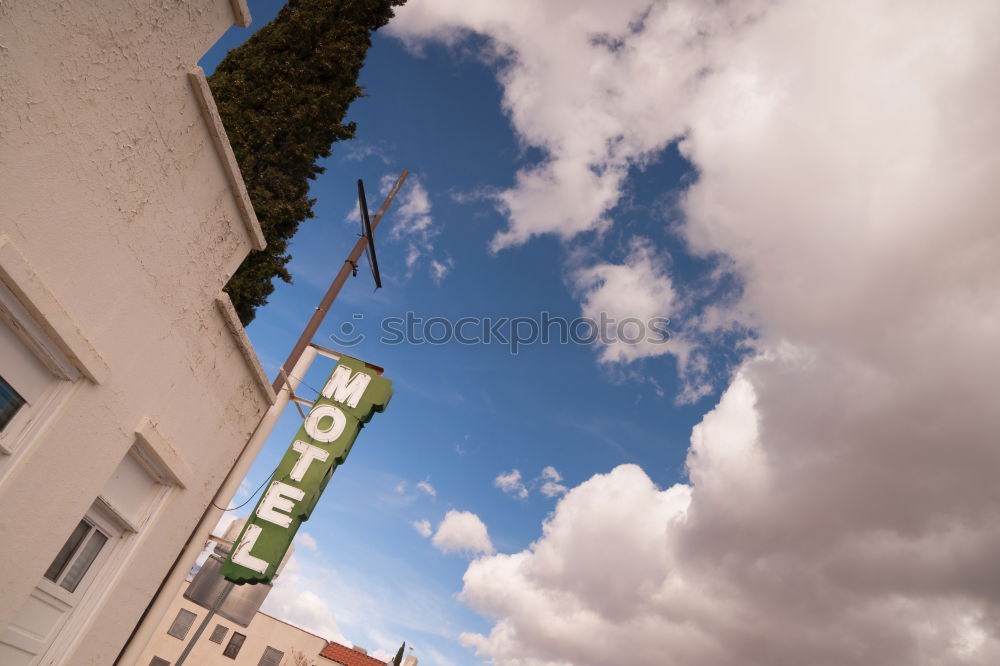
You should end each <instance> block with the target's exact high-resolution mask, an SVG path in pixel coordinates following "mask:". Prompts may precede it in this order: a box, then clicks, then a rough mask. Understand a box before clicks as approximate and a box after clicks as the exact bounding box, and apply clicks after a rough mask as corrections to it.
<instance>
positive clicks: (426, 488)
mask: <svg viewBox="0 0 1000 666" xmlns="http://www.w3.org/2000/svg"><path fill="white" fill-rule="evenodd" d="M416 489H417V490H419V491H420V492H422V493H424V494H425V495H430V496H431V497H437V490H435V489H434V486H432V485H431V482H430V481H429V480H427V479H424V480H423V481H419V482H418V483H417V485H416Z"/></svg>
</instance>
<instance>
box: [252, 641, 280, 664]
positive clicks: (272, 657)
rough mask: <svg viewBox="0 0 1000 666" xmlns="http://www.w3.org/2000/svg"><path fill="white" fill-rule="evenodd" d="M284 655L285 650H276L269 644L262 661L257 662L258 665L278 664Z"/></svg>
mask: <svg viewBox="0 0 1000 666" xmlns="http://www.w3.org/2000/svg"><path fill="white" fill-rule="evenodd" d="M284 656H285V653H284V652H282V651H281V650H275V649H274V648H273V647H271V646H270V645H268V646H267V647H266V648H264V654H263V655H262V656H261V658H260V661H258V662H257V666H278V665H279V664H280V663H281V658H282V657H284Z"/></svg>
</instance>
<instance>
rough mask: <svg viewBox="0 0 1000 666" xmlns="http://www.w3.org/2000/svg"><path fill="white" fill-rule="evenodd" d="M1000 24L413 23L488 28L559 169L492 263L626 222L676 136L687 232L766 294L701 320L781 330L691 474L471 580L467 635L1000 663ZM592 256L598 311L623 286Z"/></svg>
mask: <svg viewBox="0 0 1000 666" xmlns="http://www.w3.org/2000/svg"><path fill="white" fill-rule="evenodd" d="M996 25H1000V5H997V4H996V3H995V2H990V1H988V0H984V1H980V2H975V1H970V2H965V3H961V4H959V5H956V4H954V3H943V2H933V1H926V2H912V3H889V2H860V1H859V2H852V1H845V2H837V3H824V2H771V3H765V2H743V3H700V2H670V3H649V2H619V3H605V2H598V1H597V0H593V1H590V2H585V1H573V2H571V1H569V0H565V1H556V0H553V1H552V2H545V3H538V2H530V1H528V0H522V1H516V2H509V3H490V2H478V3H472V2H464V1H460V0H425V1H424V2H421V3H414V4H413V5H409V6H407V7H404V8H402V9H401V10H399V16H398V19H397V20H396V21H394V22H393V23H392V24H391V25H390V26H389V28H390V30H391V31H393V32H394V33H395V34H397V35H399V36H401V37H402V38H404V39H407V40H410V41H411V42H415V41H420V40H427V39H436V40H441V41H445V42H451V43H455V42H457V41H460V40H461V39H463V37H464V36H465V35H468V34H470V33H478V34H481V35H485V36H486V37H488V38H489V44H490V49H491V50H490V52H489V53H488V54H486V56H487V57H489V58H491V59H492V62H493V63H494V64H495V65H496V66H497V68H498V72H499V78H500V81H501V83H502V85H503V88H504V98H503V99H504V101H503V103H504V108H505V111H506V112H507V113H508V114H509V116H510V118H511V122H512V124H513V126H514V128H515V130H516V131H517V132H518V134H519V137H520V138H521V139H522V140H523V141H524V142H525V143H526V144H529V145H532V146H536V147H538V148H541V149H542V151H543V153H544V154H545V156H546V157H545V158H544V159H543V160H542V161H541V162H539V163H538V164H535V165H532V166H530V167H526V168H525V169H523V170H522V171H521V172H519V173H518V174H517V177H516V181H515V185H514V187H513V188H511V189H509V190H507V191H504V192H501V193H500V195H498V196H499V199H498V200H499V202H500V204H501V206H502V208H503V210H504V211H505V212H506V213H507V227H506V228H505V229H504V230H502V231H500V232H499V233H498V234H497V236H496V237H495V238H494V240H493V247H494V249H503V248H505V247H509V246H511V245H515V244H519V243H523V242H526V241H528V240H529V239H530V238H532V237H533V236H536V235H539V234H549V233H551V234H557V235H559V236H561V237H563V238H572V237H574V236H577V235H579V234H582V233H588V232H599V231H600V230H602V229H605V228H607V226H608V225H609V224H610V221H609V219H608V216H607V213H608V211H609V210H610V208H611V207H612V206H614V204H615V203H616V202H617V201H618V200H619V199H620V197H621V196H622V187H623V184H624V182H625V178H626V177H627V172H628V169H629V168H630V167H631V166H634V165H637V164H642V163H643V162H644V161H645V160H648V159H650V158H651V157H652V156H653V155H655V154H656V153H658V152H659V151H661V150H663V148H664V147H665V146H667V145H668V144H669V143H671V142H673V141H679V142H680V144H679V145H680V149H681V151H682V153H683V154H684V155H685V156H686V157H687V158H688V159H689V160H690V161H691V163H692V165H693V166H694V168H695V169H696V170H697V173H698V178H697V180H696V181H695V182H694V184H693V185H691V186H690V187H689V188H688V189H687V190H686V191H685V192H684V193H683V196H682V197H681V200H680V209H681V212H682V213H683V218H684V221H683V228H682V230H681V233H682V234H683V237H684V239H685V240H686V241H687V243H688V245H689V247H690V249H691V251H692V252H694V253H697V254H701V255H706V256H713V257H717V258H718V259H719V262H720V266H722V267H723V268H724V269H726V270H730V271H732V272H733V273H735V274H736V275H737V276H738V277H739V279H740V281H741V283H742V285H743V294H742V297H741V300H740V301H739V302H738V303H735V304H729V305H725V306H720V307H719V308H717V309H716V310H715V311H713V313H712V316H711V317H708V316H706V317H705V319H704V320H703V321H702V322H701V323H702V324H703V325H704V326H705V327H706V328H712V327H715V326H720V325H725V322H727V321H733V320H740V321H749V322H750V323H752V325H753V326H754V328H755V329H756V331H757V333H758V336H759V337H758V339H757V344H756V350H755V356H754V358H753V359H752V360H750V361H748V362H747V363H745V364H744V365H743V367H742V368H741V369H740V370H739V372H738V374H737V375H736V377H735V379H734V380H733V381H732V383H731V385H730V387H729V389H728V390H727V391H726V392H725V394H724V395H723V397H722V399H721V400H720V402H719V404H718V405H717V406H716V407H715V409H714V410H712V411H711V412H709V413H708V414H706V415H705V417H704V419H703V420H702V422H701V424H700V425H699V426H698V427H697V428H696V429H695V430H694V432H693V433H692V438H691V449H690V451H689V455H688V473H689V482H688V483H685V484H682V485H677V486H674V487H672V488H668V489H666V490H661V489H658V488H656V487H655V485H653V484H652V482H650V480H649V479H648V477H647V476H646V475H645V473H644V472H643V471H642V470H640V469H638V468H636V467H633V466H622V467H618V468H616V469H614V470H612V471H610V472H609V473H608V474H605V475H598V476H596V477H594V478H593V479H591V480H590V481H587V482H585V483H584V484H582V485H580V486H578V487H576V488H574V489H572V490H570V491H569V492H568V493H567V494H566V495H565V496H564V497H563V499H562V500H561V501H560V503H559V504H558V505H557V507H556V509H555V511H554V513H553V515H552V516H551V517H550V519H549V520H547V521H546V522H545V524H544V526H543V532H542V536H541V538H540V539H539V540H538V541H537V542H535V543H534V544H533V545H532V546H531V547H530V548H528V549H526V550H524V551H522V552H519V553H514V554H497V555H494V556H492V557H485V558H481V559H479V560H477V561H475V562H473V563H472V564H470V566H469V568H468V571H467V573H466V575H465V579H464V590H463V593H462V595H463V599H465V600H466V602H467V603H469V604H470V605H471V606H472V607H474V608H476V609H477V610H479V611H481V612H483V613H484V614H486V615H488V616H490V617H492V618H494V619H495V624H494V625H493V628H492V630H491V631H490V632H489V633H488V634H486V635H482V634H467V635H465V636H464V638H463V641H464V642H465V644H467V645H469V646H470V647H472V648H474V649H475V650H476V651H477V653H478V654H479V655H481V656H483V657H484V658H489V659H492V660H493V662H494V663H496V664H498V666H556V665H560V666H561V665H564V664H573V665H574V666H590V665H595V666H596V665H597V664H606V663H616V662H617V661H619V660H620V658H621V655H623V654H627V655H628V658H629V660H630V662H632V663H636V664H640V665H645V664H659V663H663V662H664V661H670V662H671V663H674V664H678V665H679V666H684V665H689V664H690V665H697V666H730V665H732V666H735V665H737V664H739V665H745V664H761V665H767V666H783V665H785V664H787V665H789V666H791V665H798V664H810V665H812V666H854V665H857V666H867V665H870V664H912V665H916V666H923V665H927V666H931V665H933V666H951V665H977V666H981V665H984V664H992V663H1000V629H998V627H1000V622H998V620H1000V574H998V573H997V567H996V553H997V552H998V546H1000V520H998V519H1000V491H998V490H997V484H996V482H995V478H994V477H995V473H996V472H995V471H996V470H997V469H998V468H1000V447H998V446H997V445H996V433H997V432H1000V410H998V409H997V408H996V398H995V395H996V389H995V384H996V377H998V376H1000V354H998V353H997V340H1000V314H998V313H1000V271H998V268H997V267H998V266H1000V237H998V228H1000V227H998V224H997V211H998V210H1000V188H998V187H997V186H996V183H997V176H998V171H1000V159H998V157H997V155H998V153H997V148H996V147H997V146H1000V120H998V119H1000V73H998V64H997V63H1000V41H998V40H997V39H996V38H995V26H996ZM643 261H644V258H643V256H642V255H641V254H640V255H639V256H638V257H635V258H632V259H631V261H626V262H625V265H629V264H631V265H633V266H637V267H643ZM649 261H650V262H652V259H650V260H649ZM650 265H652V263H651V264H650ZM592 270H597V271H598V274H597V277H601V278H602V280H599V281H595V282H593V285H597V286H591V287H590V288H589V289H585V293H586V294H594V296H585V297H584V299H583V303H584V304H585V305H586V304H587V303H588V300H587V299H588V298H596V297H598V296H599V297H600V298H602V299H603V298H605V297H606V298H608V299H611V298H612V295H611V294H607V295H605V294H603V293H601V291H600V289H605V288H607V285H608V284H612V283H613V282H614V281H615V280H616V279H618V278H617V276H616V273H615V272H614V271H612V270H611V269H608V268H603V263H600V262H599V263H597V264H595V265H594V267H593V269H592ZM600 271H604V273H600ZM654 275H655V277H656V279H661V278H662V279H661V281H660V282H657V283H655V284H659V285H660V287H661V288H660V290H659V293H658V296H657V298H658V302H659V303H660V304H661V306H662V307H663V308H669V307H670V305H671V303H672V302H673V301H672V299H673V298H674V294H673V293H672V292H670V291H669V289H668V287H670V288H672V282H668V280H669V275H667V273H666V272H665V271H659V272H658V273H654ZM621 282H622V283H623V284H625V283H627V282H628V280H624V279H623V280H621ZM600 285H604V286H600ZM612 288H613V287H612ZM595 289H596V291H595ZM619 296H624V293H620V294H619ZM639 351H640V352H641V350H639ZM605 353H610V354H617V353H622V352H620V351H616V350H610V351H608V350H606V352H605Z"/></svg>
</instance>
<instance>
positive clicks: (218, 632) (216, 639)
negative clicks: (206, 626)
mask: <svg viewBox="0 0 1000 666" xmlns="http://www.w3.org/2000/svg"><path fill="white" fill-rule="evenodd" d="M227 631H229V630H228V629H226V628H225V627H224V626H222V625H221V624H217V625H215V629H212V635H211V636H209V637H208V640H210V641H212V642H213V643H218V644H219V645H222V639H223V638H225V637H226V632H227Z"/></svg>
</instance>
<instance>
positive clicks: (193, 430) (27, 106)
mask: <svg viewBox="0 0 1000 666" xmlns="http://www.w3.org/2000/svg"><path fill="white" fill-rule="evenodd" d="M234 20H235V16H234V9H233V6H232V5H231V4H230V2H229V1H228V0H202V1H197V0H190V1H185V0H148V1H129V0H98V1H95V2H69V1H64V2H57V1H54V0H46V1H41V2H39V1H38V0H4V1H3V2H0V234H6V235H7V237H8V238H9V239H10V241H11V242H12V243H13V244H14V245H15V246H16V247H17V249H18V250H19V252H20V253H21V254H22V255H23V256H24V258H25V260H26V261H27V262H28V263H29V264H30V265H31V267H32V268H33V269H34V271H35V272H36V273H37V274H38V276H39V278H41V280H42V281H43V282H44V283H45V285H46V286H47V288H48V289H49V290H50V291H51V292H52V294H53V295H54V296H55V298H56V299H57V300H58V301H59V303H60V304H61V305H62V307H63V308H64V309H65V311H66V312H67V313H68V314H69V316H70V317H71V318H72V320H73V321H74V322H75V324H76V325H77V326H78V327H79V331H80V332H81V334H82V335H83V336H85V337H86V338H87V339H88V340H89V341H90V342H91V343H92V344H93V346H94V348H95V349H96V351H97V353H98V354H99V355H100V356H101V357H102V358H103V359H104V361H105V362H106V364H107V366H108V369H109V372H108V376H107V378H106V379H105V380H103V381H102V382H101V383H100V384H95V383H93V382H90V381H88V380H86V379H83V380H81V381H80V382H79V385H78V386H77V388H76V390H75V392H74V393H73V395H72V396H71V398H70V399H69V400H68V401H67V402H66V404H65V405H64V406H63V408H62V409H61V410H60V412H59V414H58V415H57V418H56V419H55V421H54V422H53V423H51V424H50V425H49V426H48V428H47V429H46V430H45V431H43V433H42V434H41V435H40V436H39V437H38V438H37V440H36V441H34V442H32V443H30V444H29V448H28V449H27V451H26V453H25V454H24V455H23V456H22V457H21V458H20V459H18V460H17V461H16V466H15V468H14V469H8V470H3V469H2V466H3V465H4V464H5V461H4V460H3V456H0V471H4V472H5V477H4V479H3V481H2V483H0V543H2V548H0V627H3V626H6V625H7V623H8V621H9V620H10V619H11V617H12V616H13V615H14V613H15V612H16V611H17V609H18V608H19V607H20V604H21V603H22V602H23V600H24V599H25V598H26V597H27V596H28V594H29V593H30V592H31V590H32V588H33V587H34V585H35V583H36V582H37V581H39V580H40V579H41V576H42V574H43V572H44V570H45V568H46V566H47V565H48V563H49V562H50V561H51V560H52V557H53V556H54V555H55V553H56V552H57V550H58V548H59V547H60V546H61V545H62V543H63V541H64V540H65V539H66V537H67V535H68V534H69V533H70V531H71V530H72V528H73V526H74V525H75V524H76V522H77V521H78V520H79V519H80V518H81V517H82V515H83V514H84V513H85V512H86V510H87V508H88V507H89V506H90V504H91V503H92V502H93V501H94V499H95V497H96V496H97V495H98V493H99V492H100V491H101V489H102V487H103V486H104V484H105V483H106V482H107V480H108V478H109V476H110V475H111V473H112V472H113V470H114V469H115V467H116V466H117V465H118V463H119V461H120V460H121V458H122V456H123V455H125V453H126V452H127V451H128V449H129V448H130V447H131V446H132V444H133V443H134V442H135V435H134V432H135V430H136V428H137V427H139V425H140V423H141V422H142V420H143V419H144V418H148V419H149V420H150V421H152V422H153V423H155V425H156V429H157V430H158V431H159V432H160V433H161V434H162V435H163V436H164V438H165V439H166V440H167V441H168V442H169V444H170V446H172V447H173V448H174V449H175V450H176V452H177V453H178V455H179V457H180V458H181V459H183V460H184V461H185V463H186V464H187V466H188V468H189V469H190V470H191V471H192V476H191V480H190V482H189V483H188V486H187V488H185V489H183V490H181V489H178V490H175V491H174V492H173V494H172V495H171V496H170V498H169V503H168V505H167V506H165V507H164V510H163V511H161V512H160V514H159V515H158V516H157V517H156V519H155V524H153V525H150V526H147V528H146V529H145V530H144V531H143V533H141V534H139V535H138V536H136V537H133V539H134V540H135V544H134V546H135V547H134V549H133V550H132V552H131V554H130V556H129V562H128V564H127V566H125V567H124V568H123V569H122V570H121V571H120V574H119V575H118V576H117V579H116V580H115V581H113V586H112V587H110V588H108V589H107V590H105V591H103V592H102V595H103V598H102V599H101V602H100V605H99V608H98V612H97V613H96V614H95V615H94V616H93V617H92V618H91V620H90V622H89V625H88V628H87V630H86V631H85V633H84V635H83V636H82V639H81V640H78V641H77V642H76V645H75V648H74V652H73V653H72V654H71V657H70V659H69V660H68V662H67V663H73V664H89V663H94V664H110V663H112V661H113V660H114V657H115V656H116V655H117V654H118V651H119V649H120V648H121V646H122V644H123V643H124V642H125V640H126V639H127V638H128V636H129V633H130V632H131V630H132V627H133V626H134V624H135V622H136V620H137V619H138V617H139V614H140V613H141V612H142V611H143V610H144V608H145V606H146V604H147V603H148V601H149V599H150V597H151V596H152V594H153V593H154V591H155V590H156V587H157V585H158V584H159V581H160V580H161V579H162V577H163V575H164V574H165V573H166V570H167V569H168V568H169V566H170V565H171V564H172V563H173V560H174V558H175V557H176V555H177V553H178V552H179V550H180V548H181V547H182V546H183V544H184V540H185V539H186V538H187V536H188V534H189V533H190V531H191V529H192V528H193V526H194V525H195V523H196V522H197V520H198V518H199V517H200V515H201V512H202V511H203V509H204V507H205V506H206V505H207V504H208V502H209V500H210V499H211V497H212V495H213V494H214V492H215V490H216V489H217V488H218V486H219V484H220V483H221V481H222V478H223V476H224V475H225V473H226V471H227V470H228V469H229V467H230V466H231V464H232V462H233V460H234V459H235V458H236V456H237V454H238V452H239V450H240V448H241V447H242V445H243V443H244V442H245V441H246V439H247V437H248V436H249V434H250V432H251V430H252V428H253V426H254V425H255V424H256V422H257V420H258V418H259V416H260V414H261V413H262V412H263V410H264V409H265V408H266V398H265V396H264V394H263V393H262V391H261V390H260V387H259V386H258V384H257V383H256V382H255V378H254V375H253V373H252V372H251V370H250V368H249V367H248V365H247V363H246V361H245V359H244V358H243V356H242V355H241V352H240V349H239V347H238V346H237V344H236V342H235V340H234V337H233V335H232V333H231V332H230V331H229V330H228V329H227V328H226V326H225V323H224V320H223V318H222V316H221V315H220V314H219V311H218V309H217V307H216V305H215V302H214V301H215V297H216V296H217V294H218V293H219V290H220V289H221V288H222V286H223V285H224V284H225V283H226V281H227V279H228V278H229V276H230V275H231V274H232V272H233V271H234V270H235V269H236V267H237V266H238V265H239V263H240V262H241V261H242V259H243V258H244V256H245V255H246V254H247V252H248V251H249V250H250V247H251V237H250V234H249V233H248V231H247V228H246V226H245V225H244V222H243V221H242V220H241V217H240V212H239V209H238V207H237V202H236V199H235V198H234V193H233V191H232V188H231V187H230V184H229V183H228V181H227V177H226V173H225V171H224V169H223V163H222V160H220V157H219V154H218V152H217V150H216V148H215V146H214V145H213V141H212V137H211V135H210V133H209V128H208V125H207V124H206V121H205V118H204V117H203V115H202V112H201V109H200V108H199V105H198V101H197V99H196V97H195V95H194V92H193V90H192V86H191V83H190V81H189V80H188V71H189V70H190V68H191V67H192V66H194V65H195V64H196V62H197V60H198V59H199V58H200V57H201V55H202V54H203V53H204V52H205V51H206V50H207V49H208V48H209V47H210V46H211V45H212V44H213V43H214V42H215V41H216V40H217V39H218V38H219V37H220V36H221V34H222V33H223V32H224V31H225V30H226V29H227V28H228V27H229V26H230V25H232V23H233V22H234ZM9 462H10V461H9V460H8V461H7V463H9Z"/></svg>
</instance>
